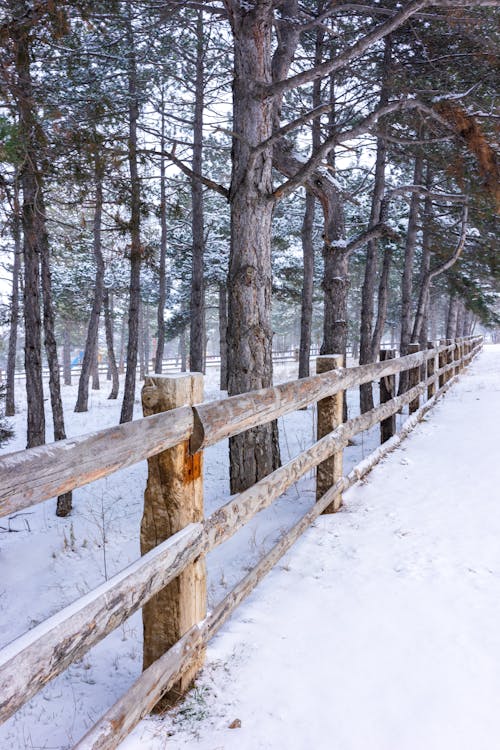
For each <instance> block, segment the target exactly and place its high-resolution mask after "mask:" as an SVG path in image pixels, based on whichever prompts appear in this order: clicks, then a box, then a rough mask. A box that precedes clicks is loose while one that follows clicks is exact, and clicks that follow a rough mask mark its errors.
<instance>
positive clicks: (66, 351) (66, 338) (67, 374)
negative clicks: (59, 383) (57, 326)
mask: <svg viewBox="0 0 500 750" xmlns="http://www.w3.org/2000/svg"><path fill="white" fill-rule="evenodd" d="M63 325H64V328H63V378H64V385H71V325H70V322H69V320H64V321H63Z"/></svg>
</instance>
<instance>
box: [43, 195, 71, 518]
mask: <svg viewBox="0 0 500 750" xmlns="http://www.w3.org/2000/svg"><path fill="white" fill-rule="evenodd" d="M41 188H42V185H41V184H40V193H39V195H38V207H39V210H40V212H41V216H42V221H43V223H45V205H44V202H43V192H42V190H41ZM41 249H42V253H41V264H42V299H43V327H44V334H45V353H46V355H47V363H48V366H49V392H50V404H51V407H52V422H53V426H54V440H64V439H65V438H66V430H65V427H64V411H63V405H62V399H61V379H60V370H59V360H58V357H57V343H56V336H55V320H54V308H53V304H52V281H51V274H50V249H49V241H48V235H47V232H46V231H44V232H43V235H42V245H41ZM71 508H72V493H71V492H66V493H64V495H59V497H58V498H57V508H56V515H58V516H67V515H68V514H69V513H70V512H71Z"/></svg>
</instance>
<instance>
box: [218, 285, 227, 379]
mask: <svg viewBox="0 0 500 750" xmlns="http://www.w3.org/2000/svg"><path fill="white" fill-rule="evenodd" d="M226 336H227V291H226V285H225V284H223V283H222V282H221V283H220V284H219V353H220V389H221V391H227V340H226Z"/></svg>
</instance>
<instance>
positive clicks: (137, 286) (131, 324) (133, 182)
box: [120, 8, 142, 424]
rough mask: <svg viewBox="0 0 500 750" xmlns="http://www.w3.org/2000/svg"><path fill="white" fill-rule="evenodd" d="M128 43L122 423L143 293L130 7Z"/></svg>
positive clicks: (129, 400) (128, 412)
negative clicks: (125, 330) (126, 290)
mask: <svg viewBox="0 0 500 750" xmlns="http://www.w3.org/2000/svg"><path fill="white" fill-rule="evenodd" d="M126 34H127V43H128V115H129V117H128V119H129V122H128V125H129V136H128V163H129V170H130V283H129V310H128V346H127V371H126V373H125V386H124V391H123V403H122V409H121V414H120V424H123V423H124V422H130V421H131V419H132V417H133V416H134V400H135V381H136V369H137V350H138V343H139V305H140V296H141V264H142V247H141V185H140V179H139V172H138V166H137V120H138V118H139V102H138V89H137V65H136V56H135V46H134V34H133V29H132V18H131V9H130V8H129V9H128V18H127V26H126Z"/></svg>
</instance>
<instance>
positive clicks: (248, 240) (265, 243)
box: [228, 0, 279, 493]
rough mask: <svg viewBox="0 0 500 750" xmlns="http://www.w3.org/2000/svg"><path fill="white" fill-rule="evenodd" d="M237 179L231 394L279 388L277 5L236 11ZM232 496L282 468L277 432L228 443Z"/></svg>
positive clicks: (261, 431)
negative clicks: (274, 262)
mask: <svg viewBox="0 0 500 750" xmlns="http://www.w3.org/2000/svg"><path fill="white" fill-rule="evenodd" d="M232 20H233V33H234V39H235V45H234V81H233V132H234V137H233V171H232V179H231V190H230V202H231V251H230V260H229V276H228V294H229V305H228V392H229V395H231V396H232V395H235V394H238V393H244V392H245V391H252V390H255V389H258V388H266V387H269V386H270V385H271V384H272V327H271V220H272V214H273V206H274V202H273V201H272V200H271V198H270V196H271V194H272V176H271V172H272V147H270V146H268V147H266V148H264V149H263V150H262V151H261V153H260V154H259V156H258V158H255V157H254V155H253V154H252V150H253V148H254V147H256V146H258V145H259V144H261V143H262V142H263V141H265V140H266V139H267V138H269V137H270V136H271V133H272V123H273V101H272V98H268V99H266V98H263V97H262V96H261V95H260V93H259V90H258V85H256V84H264V85H265V84H271V83H272V71H271V54H272V36H271V33H272V26H273V2H272V0H263V1H262V2H259V3H258V4H256V5H255V6H254V7H252V8H251V9H250V6H246V5H245V7H243V5H242V6H241V7H240V6H236V4H235V5H234V6H233V19H232ZM229 453H230V465H231V477H230V480H231V481H230V486H231V492H232V493H234V492H240V491H241V490H244V489H246V488H247V487H249V486H251V485H252V484H254V483H255V482H257V481H258V480H259V479H261V478H262V477H263V476H265V475H266V474H269V473H270V472H271V471H273V469H275V468H276V467H277V466H278V464H279V442H278V429H277V424H276V423H272V424H267V425H263V426H261V427H256V428H254V429H252V430H247V431H246V432H245V433H243V434H242V435H236V436H235V437H232V438H230V441H229Z"/></svg>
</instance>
